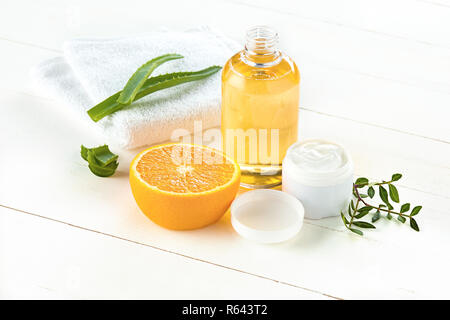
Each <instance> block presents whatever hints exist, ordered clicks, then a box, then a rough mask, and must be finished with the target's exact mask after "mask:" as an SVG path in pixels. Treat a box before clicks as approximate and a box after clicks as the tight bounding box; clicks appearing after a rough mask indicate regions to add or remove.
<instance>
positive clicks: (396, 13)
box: [226, 0, 450, 48]
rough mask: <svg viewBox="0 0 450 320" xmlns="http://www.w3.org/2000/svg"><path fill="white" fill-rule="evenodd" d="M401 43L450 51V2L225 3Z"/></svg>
mask: <svg viewBox="0 0 450 320" xmlns="http://www.w3.org/2000/svg"><path fill="white" fill-rule="evenodd" d="M226 1H230V2H233V3H238V4H244V5H247V6H249V7H251V8H265V9H267V10H270V11H271V12H280V13H286V14H289V15H292V16H294V17H296V18H297V19H300V20H305V21H316V22H321V23H324V24H329V25H334V26H338V27H340V28H346V29H354V30H361V31H364V32H367V33H377V34H380V35H383V36H387V37H392V38H395V39H398V40H400V41H402V40H407V41H415V42H418V43H421V44H424V45H434V46H440V47H444V48H450V40H449V39H450V30H449V28H448V21H449V20H450V2H448V1H445V0H443V1H421V0H416V1H410V0H396V1H389V0H379V1H376V2H373V1H367V0H366V1H360V0H343V1H333V0H318V1H314V2H311V1H307V0H296V1H291V0H281V1H276V2H274V1H270V0H226Z"/></svg>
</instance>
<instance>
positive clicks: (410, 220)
mask: <svg viewBox="0 0 450 320" xmlns="http://www.w3.org/2000/svg"><path fill="white" fill-rule="evenodd" d="M409 225H410V226H411V228H413V229H414V230H416V231H420V230H419V226H418V225H417V222H416V220H414V218H410V219H409Z"/></svg>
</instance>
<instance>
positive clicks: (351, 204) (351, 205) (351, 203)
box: [350, 200, 355, 210]
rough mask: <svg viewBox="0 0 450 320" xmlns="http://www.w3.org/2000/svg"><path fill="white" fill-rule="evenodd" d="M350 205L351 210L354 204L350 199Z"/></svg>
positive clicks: (353, 208)
mask: <svg viewBox="0 0 450 320" xmlns="http://www.w3.org/2000/svg"><path fill="white" fill-rule="evenodd" d="M350 207H351V208H352V210H355V204H354V203H353V200H352V201H350Z"/></svg>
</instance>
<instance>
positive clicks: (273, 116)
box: [221, 26, 300, 188]
mask: <svg viewBox="0 0 450 320" xmlns="http://www.w3.org/2000/svg"><path fill="white" fill-rule="evenodd" d="M277 44H278V34H277V33H276V32H275V31H274V30H273V29H271V28H269V27H266V26H258V27H254V28H252V29H250V30H249V31H248V32H247V36H246V45H245V48H244V50H242V51H240V52H238V53H236V54H235V55H234V56H233V57H231V58H230V60H228V62H227V63H226V64H225V66H224V68H223V71H222V123H221V127H222V138H223V150H224V151H225V153H227V154H228V155H229V156H230V157H232V158H234V159H235V160H236V161H237V162H238V163H239V165H240V167H241V172H242V176H241V185H243V186H246V187H251V188H270V187H273V186H276V185H279V184H281V162H282V160H283V158H284V156H285V154H286V151H287V149H288V147H289V146H290V145H291V144H293V143H294V142H295V141H297V127H298V110H299V109H298V108H299V94H300V92H299V88H300V74H299V71H298V69H297V66H296V64H295V63H294V61H293V60H292V59H290V58H289V57H288V56H286V55H285V54H284V53H282V52H280V51H279V50H278V48H277Z"/></svg>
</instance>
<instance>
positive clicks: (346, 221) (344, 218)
mask: <svg viewBox="0 0 450 320" xmlns="http://www.w3.org/2000/svg"><path fill="white" fill-rule="evenodd" d="M341 218H342V221H343V222H344V224H345V225H347V224H348V223H349V222H348V220H347V218H346V217H345V215H344V213H343V212H342V211H341Z"/></svg>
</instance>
